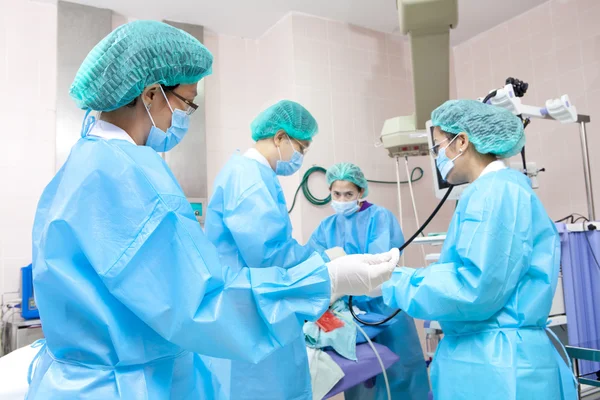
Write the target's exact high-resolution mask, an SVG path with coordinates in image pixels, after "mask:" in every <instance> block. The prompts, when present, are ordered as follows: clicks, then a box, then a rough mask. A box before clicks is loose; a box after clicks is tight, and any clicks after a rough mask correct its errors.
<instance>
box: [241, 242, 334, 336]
mask: <svg viewBox="0 0 600 400" xmlns="http://www.w3.org/2000/svg"><path fill="white" fill-rule="evenodd" d="M250 280H251V284H252V290H253V294H254V298H255V300H256V303H257V305H258V308H259V312H260V313H261V316H262V318H263V319H264V320H265V321H266V322H267V323H268V325H270V326H271V330H272V332H273V334H274V335H275V337H290V335H299V334H300V333H302V326H303V325H304V321H316V320H317V319H319V318H320V317H321V315H323V313H324V312H325V311H327V308H328V307H329V298H330V295H331V282H330V279H329V273H328V272H327V267H326V266H325V261H324V260H323V258H322V257H321V256H320V255H318V254H317V253H315V254H314V255H313V256H311V257H310V258H309V259H308V260H306V261H304V262H303V263H301V264H299V265H297V266H295V267H292V268H288V269H282V268H250Z"/></svg>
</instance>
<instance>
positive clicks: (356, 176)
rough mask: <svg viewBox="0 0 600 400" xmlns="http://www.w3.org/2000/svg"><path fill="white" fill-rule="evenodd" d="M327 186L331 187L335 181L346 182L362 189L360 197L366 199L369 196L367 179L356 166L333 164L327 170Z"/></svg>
mask: <svg viewBox="0 0 600 400" xmlns="http://www.w3.org/2000/svg"><path fill="white" fill-rule="evenodd" d="M325 176H326V177H327V184H328V185H329V187H331V185H333V182H335V181H348V182H352V183H354V184H355V185H356V186H358V187H359V188H361V189H364V193H363V195H362V197H367V195H368V194H369V184H368V183H367V178H365V175H364V174H363V172H362V171H361V170H360V168H358V166H356V165H354V164H351V163H338V164H334V165H332V166H331V167H329V169H328V170H327V174H325Z"/></svg>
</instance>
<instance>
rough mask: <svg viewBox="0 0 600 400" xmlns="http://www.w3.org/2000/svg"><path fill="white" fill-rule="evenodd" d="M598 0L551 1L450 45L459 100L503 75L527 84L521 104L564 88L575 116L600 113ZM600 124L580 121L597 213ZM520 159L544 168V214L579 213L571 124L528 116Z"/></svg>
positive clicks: (576, 146)
mask: <svg viewBox="0 0 600 400" xmlns="http://www.w3.org/2000/svg"><path fill="white" fill-rule="evenodd" d="M599 20H600V2H599V1H597V0H552V1H549V2H547V3H544V4H542V5H540V6H539V7H537V8H535V9H533V10H531V11H529V12H527V13H525V14H523V15H521V16H519V17H517V18H515V19H512V20H510V21H507V22H505V23H503V24H502V25H500V26H498V27H495V28H493V29H492V30H490V31H488V32H485V33H483V34H481V35H479V36H477V37H475V38H473V39H472V40H470V41H468V42H466V43H464V44H461V45H460V46H458V47H456V48H455V49H454V58H455V68H456V87H457V92H458V97H459V98H474V97H479V96H484V95H485V94H486V93H487V92H488V91H489V90H491V89H492V88H496V87H499V86H501V85H502V84H503V82H504V80H505V78H506V77H508V76H513V77H518V78H519V79H523V80H525V81H527V82H529V83H530V87H531V88H530V90H529V92H528V93H527V95H526V96H525V97H524V99H523V101H524V103H525V104H532V105H539V106H542V105H544V103H545V101H546V100H547V99H550V98H556V97H559V96H560V95H562V94H568V95H569V96H570V97H571V100H572V102H573V103H574V104H575V105H576V107H577V109H578V111H579V113H580V114H590V115H591V116H592V120H595V119H598V118H600V24H599V23H598V21H599ZM599 128H600V122H593V123H591V124H590V125H589V126H588V138H589V147H590V158H591V165H592V174H593V175H592V176H593V184H594V192H595V195H596V209H597V210H598V211H600V208H598V207H600V204H599V203H600V161H599V159H598V157H596V151H597V149H598V148H599V146H600V135H599V134H598V129H599ZM526 150H527V158H528V161H535V162H537V163H538V166H539V167H545V168H546V172H544V173H541V174H540V176H539V181H540V188H539V189H538V191H537V192H538V194H539V196H540V197H541V199H542V201H543V203H544V205H545V206H546V208H547V210H548V212H549V214H550V216H551V217H553V218H555V219H557V218H561V217H564V216H567V215H569V214H571V213H572V212H578V213H582V214H586V212H587V206H586V199H585V186H584V180H583V167H582V161H581V148H580V141H579V130H578V127H577V126H576V125H561V124H560V123H557V122H546V121H539V120H534V121H533V122H532V124H531V125H530V126H529V127H528V128H527V146H526Z"/></svg>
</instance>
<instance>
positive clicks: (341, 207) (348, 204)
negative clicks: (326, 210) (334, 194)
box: [331, 200, 360, 217]
mask: <svg viewBox="0 0 600 400" xmlns="http://www.w3.org/2000/svg"><path fill="white" fill-rule="evenodd" d="M331 207H332V208H333V209H334V210H335V212H336V213H337V214H340V215H344V216H346V217H349V216H350V215H352V214H354V213H355V212H357V211H358V209H359V208H360V206H359V205H358V201H335V200H332V201H331Z"/></svg>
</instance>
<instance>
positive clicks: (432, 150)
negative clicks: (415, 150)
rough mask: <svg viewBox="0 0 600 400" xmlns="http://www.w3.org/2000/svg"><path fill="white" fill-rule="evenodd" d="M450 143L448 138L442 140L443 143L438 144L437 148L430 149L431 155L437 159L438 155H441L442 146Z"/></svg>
mask: <svg viewBox="0 0 600 400" xmlns="http://www.w3.org/2000/svg"><path fill="white" fill-rule="evenodd" d="M447 141H448V138H446V139H445V140H442V141H441V142H439V143H437V144H436V145H435V146H433V147H431V148H430V149H429V152H430V153H431V155H432V156H434V157H437V156H438V154H439V153H440V145H442V144H444V143H446V142H447Z"/></svg>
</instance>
